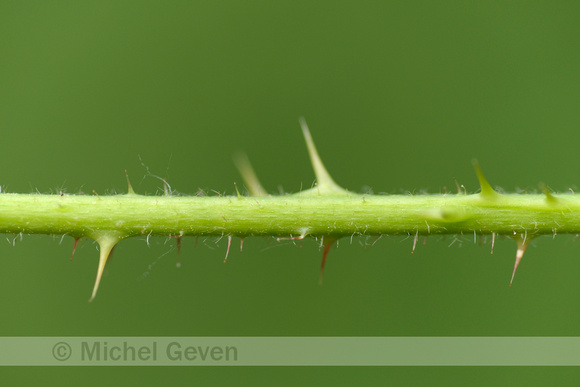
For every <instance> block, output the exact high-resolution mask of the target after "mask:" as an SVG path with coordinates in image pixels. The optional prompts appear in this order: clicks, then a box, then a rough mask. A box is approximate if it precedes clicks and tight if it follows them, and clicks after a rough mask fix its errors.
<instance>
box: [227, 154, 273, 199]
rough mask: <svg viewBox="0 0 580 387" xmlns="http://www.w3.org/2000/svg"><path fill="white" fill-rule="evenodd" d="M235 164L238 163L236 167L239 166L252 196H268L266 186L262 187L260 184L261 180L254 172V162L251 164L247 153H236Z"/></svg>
mask: <svg viewBox="0 0 580 387" xmlns="http://www.w3.org/2000/svg"><path fill="white" fill-rule="evenodd" d="M234 164H235V165H236V168H238V171H239V172H240V175H241V176H242V179H243V180H244V183H245V184H246V186H247V188H248V192H249V193H250V196H268V193H267V192H266V190H265V189H264V187H262V184H260V180H258V177H257V176H256V172H254V168H252V164H250V160H249V159H248V156H246V154H245V153H238V154H236V155H234ZM236 189H237V188H236Z"/></svg>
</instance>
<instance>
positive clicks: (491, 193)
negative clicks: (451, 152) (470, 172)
mask: <svg viewBox="0 0 580 387" xmlns="http://www.w3.org/2000/svg"><path fill="white" fill-rule="evenodd" d="M471 163H472V164H473V168H475V173H476V174H477V180H479V186H480V187H481V193H480V195H481V196H483V197H486V198H493V197H495V196H496V195H498V193H497V192H496V191H495V190H494V189H493V188H492V187H491V185H490V184H489V183H488V182H487V179H486V178H485V176H484V175H483V172H482V171H481V168H480V167H479V163H478V162H477V160H476V159H473V160H472V161H471Z"/></svg>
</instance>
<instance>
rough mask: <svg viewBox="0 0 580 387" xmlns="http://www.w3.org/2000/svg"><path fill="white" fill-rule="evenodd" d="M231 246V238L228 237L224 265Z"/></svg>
mask: <svg viewBox="0 0 580 387" xmlns="http://www.w3.org/2000/svg"><path fill="white" fill-rule="evenodd" d="M231 245H232V236H231V235H228V249H227V250H226V257H225V258H224V263H226V261H227V260H228V254H229V253H230V247H231Z"/></svg>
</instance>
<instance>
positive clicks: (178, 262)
mask: <svg viewBox="0 0 580 387" xmlns="http://www.w3.org/2000/svg"><path fill="white" fill-rule="evenodd" d="M182 236H183V235H178V236H177V237H176V239H177V262H176V263H175V266H177V267H181V237H182Z"/></svg>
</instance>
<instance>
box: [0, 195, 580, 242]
mask: <svg viewBox="0 0 580 387" xmlns="http://www.w3.org/2000/svg"><path fill="white" fill-rule="evenodd" d="M0 231H1V232H5V233H16V234H18V233H27V234H67V235H71V236H73V237H83V236H89V237H91V235H92V234H95V233H102V232H107V231H111V232H116V233H119V234H121V235H123V236H125V237H130V236H137V235H182V236H187V235H208V236H212V235H213V236H223V235H233V236H239V237H247V236H254V235H265V236H278V237H280V236H290V235H294V236H296V235H313V236H321V237H322V236H336V237H343V236H350V235H353V234H355V235H385V234H408V233H411V234H415V233H418V234H419V235H429V234H460V233H473V232H474V231H475V232H476V233H478V234H491V233H492V232H494V233H496V234H500V235H502V234H503V235H513V234H516V233H527V234H528V236H530V237H531V236H534V235H542V234H553V233H554V232H558V233H562V234H564V233H566V234H577V233H580V198H578V197H576V195H562V196H560V197H554V196H552V199H550V200H548V198H547V197H546V196H545V195H542V194H529V195H518V194H509V195H499V194H498V195H497V197H494V198H487V197H485V196H482V195H481V194H474V195H418V196H403V195H392V196H366V195H360V194H348V195H340V196H339V195H337V196H328V195H324V196H317V195H300V194H295V195H288V196H266V197H248V196H240V197H235V196H233V197H172V196H140V195H134V194H133V195H131V194H129V195H115V196H81V195H64V196H60V195H36V194H6V193H5V194H1V195H0Z"/></svg>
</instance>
